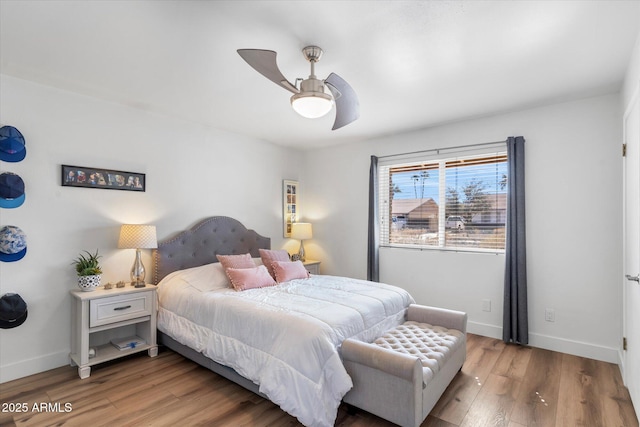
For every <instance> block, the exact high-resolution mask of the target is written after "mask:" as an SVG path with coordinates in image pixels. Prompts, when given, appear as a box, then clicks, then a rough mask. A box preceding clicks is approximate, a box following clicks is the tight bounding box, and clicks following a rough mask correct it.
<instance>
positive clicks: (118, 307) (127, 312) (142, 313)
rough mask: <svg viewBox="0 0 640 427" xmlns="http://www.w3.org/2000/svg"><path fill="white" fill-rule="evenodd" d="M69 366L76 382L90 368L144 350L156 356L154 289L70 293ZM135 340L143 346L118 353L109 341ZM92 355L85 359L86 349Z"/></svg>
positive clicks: (102, 288)
mask: <svg viewBox="0 0 640 427" xmlns="http://www.w3.org/2000/svg"><path fill="white" fill-rule="evenodd" d="M71 296H72V297H73V301H72V302H71V308H72V309H71V313H72V314H71V316H72V317H71V354H70V357H71V366H75V365H77V366H78V375H79V376H80V378H83V379H84V378H88V377H89V375H91V366H93V365H97V364H98V363H103V362H106V361H108V360H113V359H118V358H120V357H123V356H127V355H130V354H133V353H138V352H140V351H144V350H147V352H148V354H149V356H150V357H155V356H157V355H158V345H157V342H156V304H157V295H156V287H155V286H152V285H146V286H145V287H144V288H134V287H132V286H126V287H124V288H114V289H107V290H105V289H104V287H102V286H100V287H98V288H97V289H96V290H95V291H92V292H83V291H81V290H73V291H71ZM133 336H136V337H138V338H140V339H142V340H143V341H144V343H143V344H139V345H132V346H131V348H126V349H125V350H119V349H118V348H116V347H115V346H114V345H113V344H111V340H118V339H123V338H128V337H133ZM90 348H91V349H94V350H95V355H93V356H92V357H89V349H90Z"/></svg>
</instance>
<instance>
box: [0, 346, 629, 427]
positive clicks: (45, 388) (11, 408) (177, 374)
mask: <svg viewBox="0 0 640 427" xmlns="http://www.w3.org/2000/svg"><path fill="white" fill-rule="evenodd" d="M0 402H1V403H2V408H1V409H2V411H1V412H0V425H1V426H14V425H17V426H61V425H65V426H91V427H95V426H112V427H113V426H117V427H119V426H154V427H155V426H175V427H178V426H179V427H182V426H195V425H200V426H234V427H235V426H300V424H299V423H298V422H297V420H296V419H295V418H293V417H291V416H290V415H288V414H286V413H285V412H283V411H282V410H281V409H280V408H278V407H277V406H275V405H274V404H272V403H271V402H269V401H268V400H265V399H262V398H260V397H259V396H257V395H255V394H253V393H251V392H249V391H246V390H245V389H243V388H242V387H240V386H237V385H235V384H233V383H231V382H229V381H228V380H226V379H224V378H222V377H219V376H218V375H216V374H214V373H212V372H210V371H208V370H206V369H204V368H202V367H200V366H199V365H196V364H195V363H193V362H191V361H188V360H186V359H184V358H183V357H182V356H179V355H178V354H176V353H173V352H172V351H171V350H168V349H167V350H161V351H160V354H159V356H158V357H156V358H149V357H147V356H146V353H142V354H141V355H139V356H132V357H130V358H128V359H125V360H121V361H118V362H114V363H112V364H105V365H101V366H98V367H94V368H93V369H92V372H91V377H90V378H88V379H85V380H81V379H79V378H78V377H77V370H76V368H72V367H61V368H57V369H54V370H51V371H48V372H44V373H41V374H36V375H33V376H30V377H27V378H22V379H19V380H15V381H12V382H8V383H4V384H0ZM34 405H35V406H34ZM20 409H23V411H22V412H17V411H18V410H20ZM336 426H344V427H347V426H349V427H356V426H357V427H370V426H380V427H381V426H393V424H391V423H389V422H386V421H384V420H382V419H380V418H377V417H375V416H373V415H371V414H368V413H366V412H363V411H357V412H356V413H355V414H349V413H348V412H347V408H346V407H345V406H344V405H343V406H341V407H340V410H339V413H338V419H337V421H336ZM422 426H423V427H425V426H434V427H436V426H437V427H451V426H474V427H475V426H506V427H521V426H558V427H565V426H589V427H591V426H593V427H597V426H602V427H616V426H624V427H637V426H638V420H637V419H636V416H635V413H634V410H633V407H632V404H631V401H630V398H629V394H628V392H627V390H626V388H625V387H624V386H623V384H622V379H621V377H620V372H619V369H618V367H617V366H616V365H612V364H609V363H604V362H598V361H594V360H590V359H584V358H580V357H576V356H570V355H567V354H561V353H555V352H551V351H547V350H541V349H536V348H527V347H520V346H515V345H505V344H504V343H503V342H501V341H499V340H495V339H491V338H486V337H480V336H477V335H469V336H468V355H467V361H466V363H465V365H464V367H463V369H462V372H461V373H459V374H458V375H457V377H456V378H455V379H454V380H453V382H452V383H451V385H450V386H449V388H448V389H447V391H446V392H445V394H444V395H443V396H442V398H441V399H440V401H439V402H438V404H437V405H436V407H435V408H434V410H433V411H432V412H431V414H430V415H429V417H428V418H427V420H425V422H424V423H423V424H422Z"/></svg>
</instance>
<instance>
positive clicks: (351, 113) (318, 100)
mask: <svg viewBox="0 0 640 427" xmlns="http://www.w3.org/2000/svg"><path fill="white" fill-rule="evenodd" d="M302 53H303V54H304V57H305V58H307V61H309V62H310V63H311V75H310V76H309V78H307V79H301V78H297V79H296V80H295V82H296V84H293V83H291V82H289V81H288V80H287V78H286V77H285V76H284V75H283V74H282V73H281V72H280V69H279V68H278V64H277V63H276V55H277V54H276V52H274V51H272V50H262V49H238V54H240V56H241V57H242V59H244V60H245V61H247V63H248V64H249V65H251V66H252V67H253V68H254V69H255V70H256V71H257V72H259V73H260V74H262V75H263V76H265V77H266V78H268V79H269V80H271V81H272V82H274V83H275V84H277V85H279V86H281V87H283V88H285V89H286V90H288V91H289V92H292V93H293V96H292V97H291V106H292V107H293V109H294V110H295V111H296V112H297V113H298V114H300V115H301V116H303V117H307V118H311V119H315V118H318V117H322V116H324V115H325V114H327V113H328V112H329V111H331V106H332V105H333V103H334V102H335V105H336V119H335V122H334V123H333V128H332V129H331V130H336V129H340V128H341V127H343V126H346V125H348V124H349V123H351V122H353V121H355V120H357V119H358V117H360V103H359V102H358V96H357V95H356V93H355V91H354V90H353V88H351V86H349V83H347V82H346V81H344V79H343V78H342V77H340V76H339V75H337V74H335V73H331V74H329V77H327V78H326V79H324V80H320V79H318V78H317V77H316V75H315V64H316V62H318V61H319V60H320V57H321V56H322V49H320V48H319V47H318V46H307V47H305V48H304V49H302ZM298 82H300V87H298V86H297V83H298ZM325 86H326V87H327V88H328V89H329V92H330V93H331V95H330V94H328V93H326V92H325Z"/></svg>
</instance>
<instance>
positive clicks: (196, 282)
mask: <svg viewBox="0 0 640 427" xmlns="http://www.w3.org/2000/svg"><path fill="white" fill-rule="evenodd" d="M177 278H179V279H182V280H184V281H185V282H186V283H188V284H189V285H191V286H193V287H194V288H196V289H198V290H199V291H201V292H208V291H214V290H216V289H224V288H231V281H230V280H229V277H227V274H226V273H225V271H224V269H223V268H222V264H220V263H219V262H214V263H211V264H205V265H201V266H199V267H193V268H188V269H186V270H182V271H180V272H177Z"/></svg>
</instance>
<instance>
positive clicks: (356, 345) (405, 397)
mask: <svg viewBox="0 0 640 427" xmlns="http://www.w3.org/2000/svg"><path fill="white" fill-rule="evenodd" d="M466 331H467V315H466V313H462V312H459V311H453V310H446V309H441V308H435V307H427V306H421V305H415V304H414V305H411V306H410V307H409V309H408V311H407V321H406V322H405V323H404V324H402V325H399V326H397V327H396V328H394V329H392V330H390V331H387V332H386V333H385V334H384V335H383V336H382V337H380V338H378V339H377V340H375V341H374V342H372V343H366V342H362V341H358V340H354V339H347V340H345V341H344V342H343V343H342V350H341V351H342V353H341V354H342V359H343V362H344V366H345V368H346V369H347V372H348V373H349V375H350V376H351V379H352V381H353V388H352V389H351V390H350V391H349V392H348V393H347V394H346V395H345V396H344V399H343V400H344V402H346V403H348V404H350V405H353V406H355V407H357V408H361V409H364V410H365V411H368V412H371V413H372V414H375V415H377V416H379V417H381V418H384V419H386V420H389V421H391V422H393V423H396V424H399V425H401V426H403V427H418V426H419V425H420V424H421V423H422V422H423V421H424V419H425V418H426V417H427V415H429V412H431V410H432V409H433V407H434V406H435V404H436V403H437V402H438V399H440V396H442V393H444V391H445V389H446V388H447V386H448V385H449V383H450V382H451V380H452V379H453V378H454V377H455V375H456V374H457V373H458V371H459V370H460V369H461V368H462V364H463V363H464V361H465V358H466V356H467V340H466Z"/></svg>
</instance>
